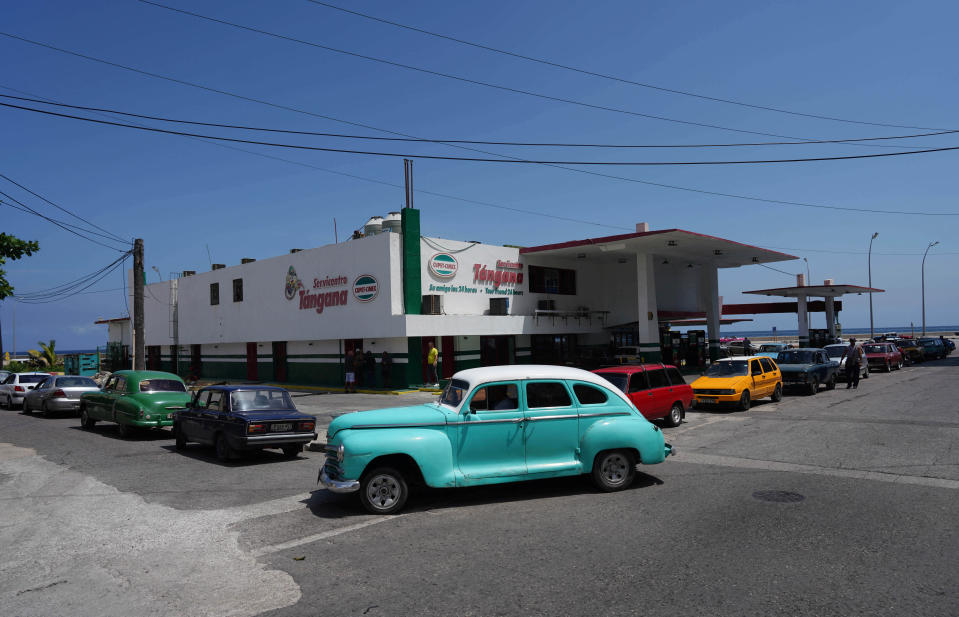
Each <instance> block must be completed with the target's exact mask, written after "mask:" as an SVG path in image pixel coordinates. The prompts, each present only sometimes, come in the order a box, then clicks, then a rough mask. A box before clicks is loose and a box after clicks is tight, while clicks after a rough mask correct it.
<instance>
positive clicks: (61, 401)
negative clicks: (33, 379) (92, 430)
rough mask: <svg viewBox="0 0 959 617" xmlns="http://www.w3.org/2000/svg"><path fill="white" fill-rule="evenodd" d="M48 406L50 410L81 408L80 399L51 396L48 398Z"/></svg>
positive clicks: (76, 409) (74, 409) (75, 409)
mask: <svg viewBox="0 0 959 617" xmlns="http://www.w3.org/2000/svg"><path fill="white" fill-rule="evenodd" d="M46 406H47V409H48V410H50V411H78V410H79V409H80V399H78V398H76V399H74V398H50V399H47V400H46Z"/></svg>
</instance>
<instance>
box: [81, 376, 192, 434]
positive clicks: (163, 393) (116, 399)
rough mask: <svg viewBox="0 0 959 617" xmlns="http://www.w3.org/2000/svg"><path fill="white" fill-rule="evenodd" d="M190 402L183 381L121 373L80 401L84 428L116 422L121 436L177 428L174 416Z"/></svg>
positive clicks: (168, 377)
mask: <svg viewBox="0 0 959 617" xmlns="http://www.w3.org/2000/svg"><path fill="white" fill-rule="evenodd" d="M189 402H190V394H189V392H187V389H186V385H185V384H184V383H183V380H182V379H180V378H179V377H177V376H176V375H174V374H173V373H164V372H161V371H117V372H116V373H113V374H112V375H110V378H109V379H107V382H106V383H105V384H104V385H103V388H102V389H101V390H99V391H97V392H87V393H85V394H84V395H83V396H81V397H80V425H81V426H82V427H83V428H85V429H90V428H93V425H95V424H96V423H97V422H99V421H100V420H104V421H106V422H116V424H117V426H118V428H119V430H120V435H121V436H123V437H129V436H130V435H131V434H132V433H133V431H135V430H136V429H141V428H161V427H164V426H173V413H174V412H175V411H177V410H180V409H185V408H186V406H187V404H188V403H189Z"/></svg>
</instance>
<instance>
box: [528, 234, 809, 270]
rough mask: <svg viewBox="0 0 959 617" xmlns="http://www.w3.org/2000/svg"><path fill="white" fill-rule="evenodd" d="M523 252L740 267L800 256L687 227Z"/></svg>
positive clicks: (603, 238)
mask: <svg viewBox="0 0 959 617" xmlns="http://www.w3.org/2000/svg"><path fill="white" fill-rule="evenodd" d="M519 252H520V255H531V254H536V255H549V256H555V257H565V258H569V259H576V258H583V259H592V260H594V261H596V260H598V261H614V260H616V259H618V258H620V257H624V256H626V255H629V254H638V253H644V254H652V255H656V256H657V257H663V258H666V259H669V258H675V259H678V260H682V261H688V262H692V263H700V264H702V263H711V264H716V266H717V267H719V268H736V267H739V266H748V265H749V264H760V263H773V262H777V261H789V260H792V259H799V258H798V257H796V256H795V255H789V254H786V253H780V252H779V251H771V250H769V249H764V248H760V247H758V246H752V245H749V244H743V243H741V242H736V241H733V240H726V239H724V238H717V237H715V236H707V235H705V234H699V233H695V232H692V231H686V230H684V229H662V230H656V231H641V232H635V233H629V234H619V235H616V236H604V237H601V238H586V239H585V240H573V241H570V242H559V243H557V244H544V245H542V246H529V247H525V248H521V249H520V251H519Z"/></svg>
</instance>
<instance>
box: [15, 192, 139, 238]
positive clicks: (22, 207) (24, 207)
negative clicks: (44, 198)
mask: <svg viewBox="0 0 959 617" xmlns="http://www.w3.org/2000/svg"><path fill="white" fill-rule="evenodd" d="M0 195H2V196H3V197H6V198H7V199H9V200H10V201H12V202H13V203H15V204H17V205H19V206H20V208H16V209H17V210H21V211H24V210H25V211H27V212H29V213H30V214H34V215H36V216H39V217H40V218H42V219H44V220H45V221H48V222H50V223H53V224H54V225H56V226H57V227H59V228H60V229H62V230H64V231H66V232H69V233H71V234H73V235H75V236H77V237H79V238H83V239H84V240H87V241H88V242H92V243H94V244H99V245H100V246H102V247H105V248H108V249H113V250H114V251H120V252H122V249H118V248H116V247H115V246H110V245H108V244H104V243H103V242H100V241H99V240H94V239H93V238H91V237H89V236H85V235H83V234H82V233H80V232H78V231H76V230H75V229H71V228H70V227H68V226H67V224H66V223H63V222H61V221H58V220H56V219H54V218H51V217H49V216H46V215H45V214H42V213H40V212H38V211H36V210H34V209H33V208H31V207H30V206H28V205H27V204H25V203H23V202H22V201H20V200H18V199H17V198H15V197H13V196H11V195H9V194H7V193H4V192H3V191H0ZM0 203H3V202H2V200H0ZM7 205H10V204H7ZM11 207H12V206H11ZM84 231H87V230H84ZM87 233H95V232H90V231H88V232H87Z"/></svg>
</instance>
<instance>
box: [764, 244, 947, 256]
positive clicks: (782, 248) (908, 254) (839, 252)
mask: <svg viewBox="0 0 959 617" xmlns="http://www.w3.org/2000/svg"><path fill="white" fill-rule="evenodd" d="M759 248H764V249H770V250H779V251H796V252H800V253H801V252H804V251H812V252H815V253H830V254H835V255H868V254H869V251H836V250H832V249H810V248H803V249H797V248H790V247H785V246H759ZM872 254H873V255H882V256H885V257H912V256H919V255H922V254H923V253H922V252H921V251H920V252H917V253H890V252H888V251H873V252H872ZM934 254H935V255H959V251H937V252H935V253H929V255H930V256H932V255H934Z"/></svg>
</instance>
